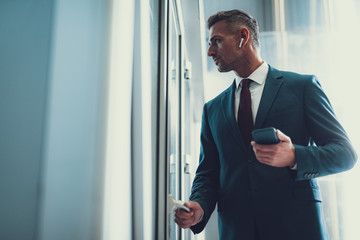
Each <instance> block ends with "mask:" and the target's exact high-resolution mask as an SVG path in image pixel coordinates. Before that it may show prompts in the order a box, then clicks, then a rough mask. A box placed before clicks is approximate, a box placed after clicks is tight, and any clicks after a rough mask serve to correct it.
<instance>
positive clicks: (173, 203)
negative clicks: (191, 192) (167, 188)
mask: <svg viewBox="0 0 360 240" xmlns="http://www.w3.org/2000/svg"><path fill="white" fill-rule="evenodd" d="M176 208H181V209H183V210H185V211H186V212H190V208H188V207H187V206H185V202H183V201H180V200H175V199H174V198H173V196H172V195H171V194H169V195H168V212H169V213H171V212H172V211H174V210H175V209H176Z"/></svg>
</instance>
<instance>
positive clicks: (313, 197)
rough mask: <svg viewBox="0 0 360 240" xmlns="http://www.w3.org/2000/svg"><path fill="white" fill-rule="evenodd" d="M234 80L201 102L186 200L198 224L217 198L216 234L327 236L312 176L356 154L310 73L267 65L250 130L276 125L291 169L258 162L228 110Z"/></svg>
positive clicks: (342, 165)
mask: <svg viewBox="0 0 360 240" xmlns="http://www.w3.org/2000/svg"><path fill="white" fill-rule="evenodd" d="M234 91H235V81H234V83H233V84H232V85H231V86H230V87H229V88H228V89H226V90H225V91H224V92H222V93H221V94H220V95H218V96H217V97H216V98H214V99H213V100H211V101H209V102H208V103H206V104H205V105H204V108H203V116H202V127H201V149H200V160H199V166H198V169H197V172H196V177H195V179H194V182H193V186H192V193H191V196H190V200H192V201H196V202H198V203H199V204H200V205H201V206H202V208H203V210H204V217H203V220H202V221H201V222H200V223H199V224H197V225H195V226H193V227H192V228H191V229H192V231H193V232H194V233H199V232H201V231H202V230H203V228H204V227H205V225H206V223H207V221H208V220H209V218H210V215H211V213H212V212H213V210H214V208H215V205H216V204H218V221H219V234H220V238H221V239H226V240H228V239H244V240H248V239H249V240H251V239H254V233H255V231H257V232H258V233H259V235H260V237H261V239H265V240H266V239H268V240H273V239H274V240H275V239H276V240H282V239H284V240H289V239H291V240H297V239H299V240H304V239H307V240H311V239H314V240H315V239H316V240H318V239H327V233H326V229H325V225H324V221H323V216H322V213H321V211H322V210H321V198H320V192H319V187H318V184H317V182H316V180H315V178H316V177H321V176H326V175H329V174H334V173H338V172H342V171H345V170H348V169H350V168H352V167H353V166H354V164H355V162H356V160H357V155H356V153H355V151H354V149H353V147H352V146H351V143H350V141H349V139H348V137H347V134H346V133H345V131H344V129H343V128H342V126H341V125H340V123H339V122H338V120H337V118H336V116H335V114H334V111H333V109H332V107H331V105H330V102H329V100H328V98H327V97H326V95H325V94H324V92H323V90H322V89H321V86H320V84H319V82H318V81H317V79H316V77H315V76H312V75H300V74H296V73H291V72H283V71H278V70H276V69H274V68H272V67H270V68H269V73H268V76H267V79H266V83H265V87H264V90H263V94H262V97H261V101H260V105H259V109H258V112H257V116H256V120H255V126H254V129H258V128H264V127H275V128H277V129H280V130H281V131H282V132H283V133H284V134H286V135H287V136H289V137H290V138H291V140H292V142H293V144H294V146H295V154H296V161H297V170H296V171H295V170H291V169H289V168H288V167H284V168H278V167H271V166H268V165H264V164H261V163H260V162H259V161H257V159H256V157H255V154H254V152H253V150H252V148H247V147H246V146H245V144H244V142H243V138H242V136H241V132H240V130H239V128H238V126H237V123H236V119H235V113H234Z"/></svg>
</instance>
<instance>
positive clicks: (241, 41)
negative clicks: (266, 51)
mask: <svg viewBox="0 0 360 240" xmlns="http://www.w3.org/2000/svg"><path fill="white" fill-rule="evenodd" d="M243 41H244V38H241V40H240V44H239V48H241V46H242V43H243Z"/></svg>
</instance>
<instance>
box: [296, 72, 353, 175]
mask: <svg viewBox="0 0 360 240" xmlns="http://www.w3.org/2000/svg"><path fill="white" fill-rule="evenodd" d="M304 113H305V116H304V118H305V124H306V127H307V130H308V131H309V133H310V136H311V140H310V143H311V144H310V146H301V145H296V144H294V145H295V155H296V162H297V180H303V179H307V178H311V177H321V176H326V175H329V174H333V173H338V172H342V171H346V170H348V169H350V168H352V167H353V166H354V164H355V162H356V160H357V155H356V152H355V151H354V149H353V147H352V145H351V143H350V140H349V138H348V136H347V134H346V132H345V130H344V129H343V128H342V126H341V125H340V123H339V122H338V120H337V118H336V116H335V114H334V111H333V109H332V107H331V105H330V102H329V100H328V98H327V97H326V95H325V93H324V92H323V91H322V89H321V86H320V84H319V82H318V81H317V79H316V78H315V76H314V77H313V78H312V79H311V81H308V82H307V83H306V84H305V89H304Z"/></svg>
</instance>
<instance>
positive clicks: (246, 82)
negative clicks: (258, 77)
mask: <svg viewBox="0 0 360 240" xmlns="http://www.w3.org/2000/svg"><path fill="white" fill-rule="evenodd" d="M250 82H251V80H250V79H248V78H245V79H243V80H242V81H241V87H243V88H249V85H250Z"/></svg>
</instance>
